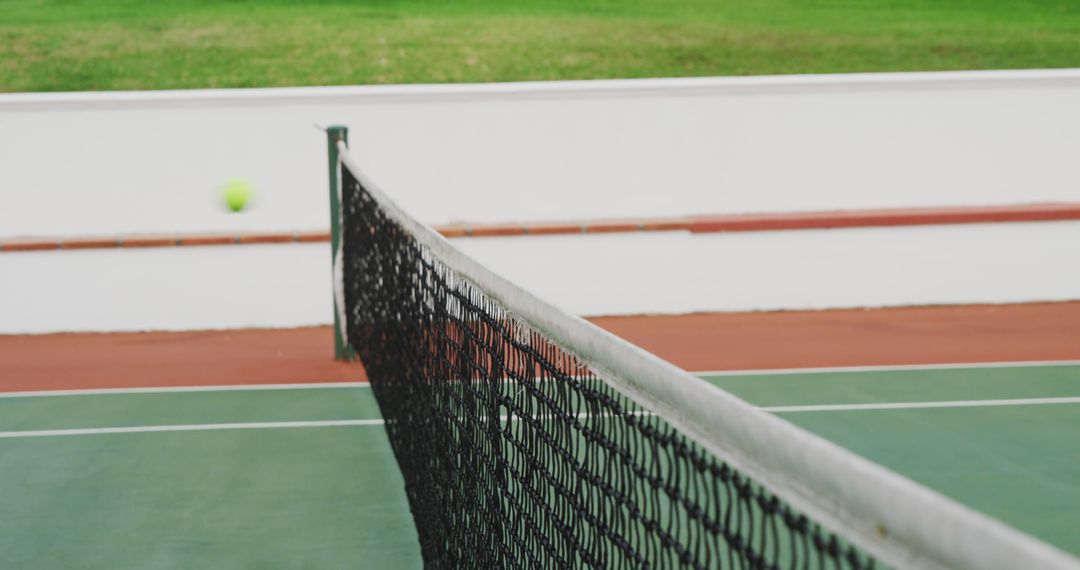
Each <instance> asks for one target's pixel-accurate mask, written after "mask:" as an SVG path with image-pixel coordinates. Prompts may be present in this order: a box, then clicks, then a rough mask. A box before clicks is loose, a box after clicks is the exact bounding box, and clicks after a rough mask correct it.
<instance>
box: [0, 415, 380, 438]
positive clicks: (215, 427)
mask: <svg viewBox="0 0 1080 570" xmlns="http://www.w3.org/2000/svg"><path fill="white" fill-rule="evenodd" d="M384 423H385V421H384V420H383V419H381V418H380V419H366V420H314V421H293V422H242V423H220V424H172V425H158V426H127V427H104V428H67V429H42V430H24V431H0V439H15V438H30V437H57V436H76V435H106V434H118V433H160V432H188V431H226V430H243V429H283V428H313V427H345V426H368V425H383V424H384Z"/></svg>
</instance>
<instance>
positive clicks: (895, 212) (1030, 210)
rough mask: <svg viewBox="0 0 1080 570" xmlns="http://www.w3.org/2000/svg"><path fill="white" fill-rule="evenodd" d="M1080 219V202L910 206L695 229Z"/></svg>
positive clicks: (699, 222) (728, 220)
mask: <svg viewBox="0 0 1080 570" xmlns="http://www.w3.org/2000/svg"><path fill="white" fill-rule="evenodd" d="M1078 219H1080V204H1031V205H1023V206H985V207H968V208H909V209H890V210H861V211H846V212H845V211H839V212H805V213H794V214H752V215H727V216H711V217H699V218H694V219H693V222H692V223H691V225H690V231H692V232H698V233H701V232H753V231H778V230H802V229H826V228H859V227H888V226H925V225H940V224H982V223H1000V222H1037V221H1056V220H1078Z"/></svg>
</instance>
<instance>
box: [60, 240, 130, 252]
mask: <svg viewBox="0 0 1080 570" xmlns="http://www.w3.org/2000/svg"><path fill="white" fill-rule="evenodd" d="M119 245H120V240H118V239H116V238H76V239H69V240H64V241H62V242H60V249H105V248H110V247H119Z"/></svg>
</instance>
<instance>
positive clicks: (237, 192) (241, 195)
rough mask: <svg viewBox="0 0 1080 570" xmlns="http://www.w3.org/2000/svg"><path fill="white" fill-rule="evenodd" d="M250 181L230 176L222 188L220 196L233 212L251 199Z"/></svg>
mask: <svg viewBox="0 0 1080 570" xmlns="http://www.w3.org/2000/svg"><path fill="white" fill-rule="evenodd" d="M252 193H253V191H252V188H251V183H250V182H248V181H247V180H245V179H243V178H230V179H229V180H228V181H227V182H226V183H225V187H224V188H223V189H222V192H221V197H222V199H224V200H225V205H226V206H228V207H229V209H230V210H232V211H233V212H239V211H240V210H243V209H244V208H245V207H247V204H248V202H249V201H251V195H252Z"/></svg>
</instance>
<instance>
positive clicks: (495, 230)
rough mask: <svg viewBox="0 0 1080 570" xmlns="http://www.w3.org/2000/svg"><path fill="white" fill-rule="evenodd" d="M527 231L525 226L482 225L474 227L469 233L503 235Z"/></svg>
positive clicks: (472, 234)
mask: <svg viewBox="0 0 1080 570" xmlns="http://www.w3.org/2000/svg"><path fill="white" fill-rule="evenodd" d="M527 233H528V231H527V230H526V229H525V226H480V227H475V228H472V232H470V233H469V235H471V236H473V237H502V236H523V235H526V234H527Z"/></svg>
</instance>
